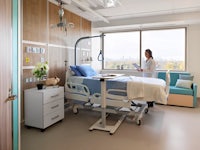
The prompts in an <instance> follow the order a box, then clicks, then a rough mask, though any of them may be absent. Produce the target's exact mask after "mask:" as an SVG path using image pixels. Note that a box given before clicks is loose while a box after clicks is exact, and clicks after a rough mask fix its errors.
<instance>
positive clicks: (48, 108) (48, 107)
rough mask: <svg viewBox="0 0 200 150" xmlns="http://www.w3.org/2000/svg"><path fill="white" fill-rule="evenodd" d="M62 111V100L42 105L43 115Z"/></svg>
mask: <svg viewBox="0 0 200 150" xmlns="http://www.w3.org/2000/svg"><path fill="white" fill-rule="evenodd" d="M61 109H64V99H63V98H62V99H60V100H56V101H53V102H50V103H48V104H45V105H44V112H43V113H44V115H46V114H48V113H52V112H54V111H57V110H61Z"/></svg>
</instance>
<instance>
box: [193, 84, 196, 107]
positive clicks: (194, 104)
mask: <svg viewBox="0 0 200 150" xmlns="http://www.w3.org/2000/svg"><path fill="white" fill-rule="evenodd" d="M192 89H193V107H196V106H197V84H196V83H193V84H192Z"/></svg>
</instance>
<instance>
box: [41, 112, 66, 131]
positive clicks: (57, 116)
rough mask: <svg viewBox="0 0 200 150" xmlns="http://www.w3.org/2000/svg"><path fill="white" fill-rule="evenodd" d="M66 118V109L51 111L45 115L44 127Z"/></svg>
mask: <svg viewBox="0 0 200 150" xmlns="http://www.w3.org/2000/svg"><path fill="white" fill-rule="evenodd" d="M63 118H64V109H62V110H58V111H56V112H52V113H49V114H47V115H45V116H44V128H46V127H48V126H50V125H52V124H54V123H56V122H58V121H59V120H62V119H63Z"/></svg>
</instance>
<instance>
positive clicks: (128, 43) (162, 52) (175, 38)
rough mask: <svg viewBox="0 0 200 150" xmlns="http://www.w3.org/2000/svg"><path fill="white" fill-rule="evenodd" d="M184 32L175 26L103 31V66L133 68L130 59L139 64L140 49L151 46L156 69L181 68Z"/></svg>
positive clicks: (143, 59)
mask: <svg viewBox="0 0 200 150" xmlns="http://www.w3.org/2000/svg"><path fill="white" fill-rule="evenodd" d="M140 32H141V38H140ZM185 32H186V31H185V28H178V29H164V30H147V31H136V32H118V33H107V34H105V35H106V36H105V38H104V69H133V68H134V67H133V65H132V64H133V63H137V64H138V65H142V66H143V64H144V61H145V59H146V58H145V56H144V52H145V50H146V49H151V50H152V52H153V57H154V59H155V61H156V69H157V70H180V71H182V70H185V39H186V37H185V35H186V33H185ZM140 45H141V46H140ZM140 52H141V56H140ZM140 62H141V64H140Z"/></svg>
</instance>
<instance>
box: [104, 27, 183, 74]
mask: <svg viewBox="0 0 200 150" xmlns="http://www.w3.org/2000/svg"><path fill="white" fill-rule="evenodd" d="M173 29H184V30H185V50H184V53H185V56H184V62H185V63H184V68H185V69H184V70H173V71H179V72H183V71H186V70H187V27H171V28H170V27H169V28H146V29H140V30H120V31H113V32H103V34H104V35H106V34H109V33H120V32H139V34H140V37H139V43H140V44H139V45H140V46H139V54H140V55H139V57H140V58H139V62H140V64H139V65H140V66H141V65H142V32H143V31H151V30H173ZM101 42H102V54H103V56H105V55H104V50H105V49H104V46H105V45H104V37H103V38H102V41H101ZM104 65H105V61H104V59H103V60H102V70H118V69H105V67H104ZM124 70H131V69H124ZM156 71H166V70H164V69H157V70H156Z"/></svg>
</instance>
